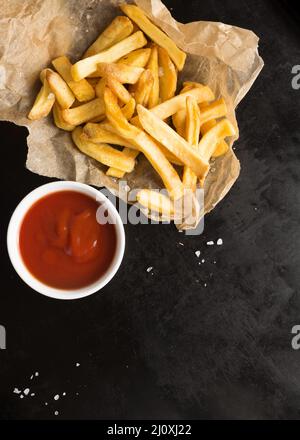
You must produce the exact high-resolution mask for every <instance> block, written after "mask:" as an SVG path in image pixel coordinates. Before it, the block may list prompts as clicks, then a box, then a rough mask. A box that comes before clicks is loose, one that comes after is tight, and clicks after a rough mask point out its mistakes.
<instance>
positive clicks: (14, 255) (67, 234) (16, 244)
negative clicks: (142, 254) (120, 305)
mask: <svg viewBox="0 0 300 440" xmlns="http://www.w3.org/2000/svg"><path fill="white" fill-rule="evenodd" d="M7 248H8V254H9V257H10V260H11V262H12V264H13V266H14V268H15V270H16V272H17V273H18V274H19V276H20V277H21V278H22V279H23V281H25V283H27V284H28V285H29V286H30V287H31V288H32V289H34V290H36V291H37V292H39V293H41V294H43V295H46V296H49V297H51V298H57V299H77V298H83V297H85V296H88V295H91V294H92V293H95V292H97V291H99V290H100V289H102V288H103V287H104V286H105V285H106V284H107V283H108V282H109V281H110V280H111V279H112V278H113V276H114V275H115V274H116V272H117V270H118V269H119V267H120V264H121V262H122V259H123V256H124V249H125V233H124V226H123V223H122V220H121V217H120V215H119V213H118V211H117V210H116V208H115V207H114V205H113V204H112V203H111V202H110V201H109V200H108V199H107V198H106V197H105V196H104V195H103V194H102V193H101V192H100V191H98V190H97V189H95V188H93V187H91V186H88V185H85V184H82V183H78V182H67V181H60V182H53V183H48V184H46V185H42V186H40V187H38V188H36V189H35V190H34V191H32V192H31V193H29V194H28V195H27V196H26V197H25V198H24V199H23V200H22V201H21V202H20V203H19V205H18V206H17V208H16V210H15V211H14V213H13V215H12V217H11V220H10V223H9V227H8V231H7Z"/></svg>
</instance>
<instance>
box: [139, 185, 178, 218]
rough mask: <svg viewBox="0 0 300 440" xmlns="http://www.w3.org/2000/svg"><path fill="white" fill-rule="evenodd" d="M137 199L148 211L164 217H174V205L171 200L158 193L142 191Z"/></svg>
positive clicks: (147, 190)
mask: <svg viewBox="0 0 300 440" xmlns="http://www.w3.org/2000/svg"><path fill="white" fill-rule="evenodd" d="M136 199H137V201H138V203H140V205H142V206H144V207H145V208H147V209H148V211H150V212H151V211H155V212H158V213H160V214H162V215H166V216H168V217H171V216H173V215H174V213H175V212H174V204H173V203H172V202H171V200H170V199H169V198H168V197H167V196H165V195H164V194H161V193H159V192H157V191H152V190H149V189H142V190H141V191H139V192H138V193H137V196H136Z"/></svg>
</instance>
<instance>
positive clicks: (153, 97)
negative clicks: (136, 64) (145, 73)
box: [147, 46, 159, 108]
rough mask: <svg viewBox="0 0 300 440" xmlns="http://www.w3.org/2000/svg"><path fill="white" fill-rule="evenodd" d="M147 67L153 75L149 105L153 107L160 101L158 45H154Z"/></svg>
mask: <svg viewBox="0 0 300 440" xmlns="http://www.w3.org/2000/svg"><path fill="white" fill-rule="evenodd" d="M147 69H149V70H150V72H151V73H152V75H153V86H152V89H151V91H150V95H149V100H148V107H149V108H152V107H155V106H156V105H158V103H159V77H158V50H157V46H153V47H152V49H151V55H150V58H149V61H148V64H147Z"/></svg>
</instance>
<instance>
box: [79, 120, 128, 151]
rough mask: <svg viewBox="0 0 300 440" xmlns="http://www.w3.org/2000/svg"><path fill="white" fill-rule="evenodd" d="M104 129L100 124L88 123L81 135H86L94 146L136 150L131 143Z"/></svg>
mask: <svg viewBox="0 0 300 440" xmlns="http://www.w3.org/2000/svg"><path fill="white" fill-rule="evenodd" d="M104 127H105V126H104ZM104 127H103V126H102V124H93V123H88V124H86V125H85V126H84V128H83V133H84V134H86V136H87V137H88V138H89V140H90V141H91V142H93V143H94V144H113V145H120V146H122V147H127V148H131V149H136V147H135V145H133V144H132V142H130V141H128V140H127V139H125V138H123V137H122V136H119V135H118V134H116V133H113V132H112V131H109V130H107V129H106V128H104Z"/></svg>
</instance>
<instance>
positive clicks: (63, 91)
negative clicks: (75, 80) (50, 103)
mask: <svg viewBox="0 0 300 440" xmlns="http://www.w3.org/2000/svg"><path fill="white" fill-rule="evenodd" d="M45 74H46V79H47V81H48V84H49V87H50V89H51V90H52V92H53V93H54V95H55V98H56V100H57V102H58V104H59V105H60V106H61V108H62V109H66V108H70V107H71V106H72V104H73V103H74V102H75V96H74V95H73V93H72V91H71V89H70V88H69V86H68V84H67V83H66V82H65V81H64V80H63V79H62V77H61V76H60V75H59V74H58V73H56V72H53V70H51V69H46V73H45Z"/></svg>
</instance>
